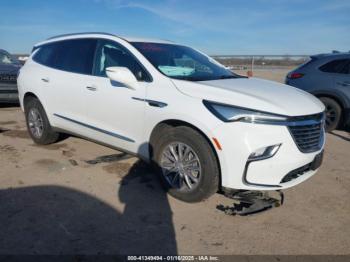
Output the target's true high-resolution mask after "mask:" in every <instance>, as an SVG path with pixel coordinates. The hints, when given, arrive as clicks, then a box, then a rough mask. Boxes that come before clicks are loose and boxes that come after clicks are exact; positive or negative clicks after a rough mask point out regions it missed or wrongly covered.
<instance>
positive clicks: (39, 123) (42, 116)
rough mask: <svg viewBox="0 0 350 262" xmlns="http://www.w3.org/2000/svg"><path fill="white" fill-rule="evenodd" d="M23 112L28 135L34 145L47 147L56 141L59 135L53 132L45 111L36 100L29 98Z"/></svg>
mask: <svg viewBox="0 0 350 262" xmlns="http://www.w3.org/2000/svg"><path fill="white" fill-rule="evenodd" d="M24 112H25V117H26V124H27V129H28V133H29V135H30V137H31V138H32V139H33V141H34V142H35V143H36V144H39V145H48V144H52V143H55V142H56V141H57V140H58V138H59V133H57V132H55V131H53V129H52V127H51V125H50V122H49V119H48V118H47V115H46V113H45V110H44V108H43V106H42V104H41V103H40V101H39V100H38V99H37V98H30V99H29V100H28V101H27V102H26V103H25V105H24ZM33 114H34V115H35V116H36V118H35V117H34V116H33ZM33 119H34V120H33ZM34 122H35V124H33V123H34ZM38 130H39V131H38Z"/></svg>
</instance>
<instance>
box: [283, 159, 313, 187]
mask: <svg viewBox="0 0 350 262" xmlns="http://www.w3.org/2000/svg"><path fill="white" fill-rule="evenodd" d="M311 166H312V163H309V164H307V165H305V166H302V167H299V168H297V169H294V170H293V171H291V172H289V173H288V174H287V175H285V176H284V177H283V178H282V180H281V182H280V183H287V182H289V181H292V180H294V179H296V178H298V177H300V176H302V175H304V174H305V173H307V172H309V171H311Z"/></svg>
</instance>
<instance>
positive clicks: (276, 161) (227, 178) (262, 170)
mask: <svg viewBox="0 0 350 262" xmlns="http://www.w3.org/2000/svg"><path fill="white" fill-rule="evenodd" d="M213 135H214V137H215V138H217V139H218V141H219V142H220V144H221V147H222V150H218V151H217V152H218V156H219V160H220V168H221V178H222V186H223V187H226V188H233V189H246V190H278V189H285V188H288V187H292V186H294V185H297V184H299V183H301V182H303V181H305V180H306V179H308V178H310V177H311V176H312V175H314V174H315V173H316V171H317V170H312V169H309V170H308V169H306V171H305V172H303V173H302V174H301V175H297V176H295V178H293V179H291V180H290V181H287V182H285V181H284V182H283V181H282V180H283V178H284V177H285V176H286V175H287V174H289V173H290V172H291V171H295V170H296V169H298V168H301V167H303V166H307V165H308V164H310V163H312V162H313V161H314V159H315V157H316V155H318V154H319V153H320V152H321V151H322V150H323V147H324V141H323V142H322V146H321V148H320V150H318V151H316V152H312V153H302V152H301V151H300V150H299V149H298V147H297V145H296V144H295V142H294V140H293V138H292V136H291V134H290V132H289V130H288V128H287V127H286V126H274V125H262V124H249V123H242V122H234V123H225V124H222V125H220V126H219V127H218V128H216V129H215V130H214V131H213ZM277 144H281V146H280V148H279V150H278V151H277V153H276V154H275V155H274V156H273V157H271V158H268V159H265V160H259V161H253V162H249V160H248V158H249V156H250V154H251V153H252V152H254V151H256V150H258V149H259V148H263V147H267V146H271V145H277Z"/></svg>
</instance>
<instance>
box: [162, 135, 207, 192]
mask: <svg viewBox="0 0 350 262" xmlns="http://www.w3.org/2000/svg"><path fill="white" fill-rule="evenodd" d="M160 166H161V169H162V174H163V176H164V178H165V179H166V181H167V182H168V183H169V185H170V186H171V187H172V188H176V189H178V190H180V191H192V190H194V189H195V188H196V187H197V186H198V184H199V181H200V179H201V163H200V160H199V158H198V156H197V154H196V152H195V151H194V150H193V149H192V148H191V147H190V146H189V145H187V144H185V143H182V142H173V143H170V144H169V145H167V146H166V147H165V148H164V149H163V151H162V155H161V161H160Z"/></svg>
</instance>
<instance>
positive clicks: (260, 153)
mask: <svg viewBox="0 0 350 262" xmlns="http://www.w3.org/2000/svg"><path fill="white" fill-rule="evenodd" d="M280 146H281V144H278V145H273V146H267V147H262V148H259V149H258V150H256V151H254V152H253V153H251V154H250V156H249V160H251V161H255V160H262V159H266V158H270V157H273V156H274V155H275V154H276V153H277V151H278V149H279V148H280Z"/></svg>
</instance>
